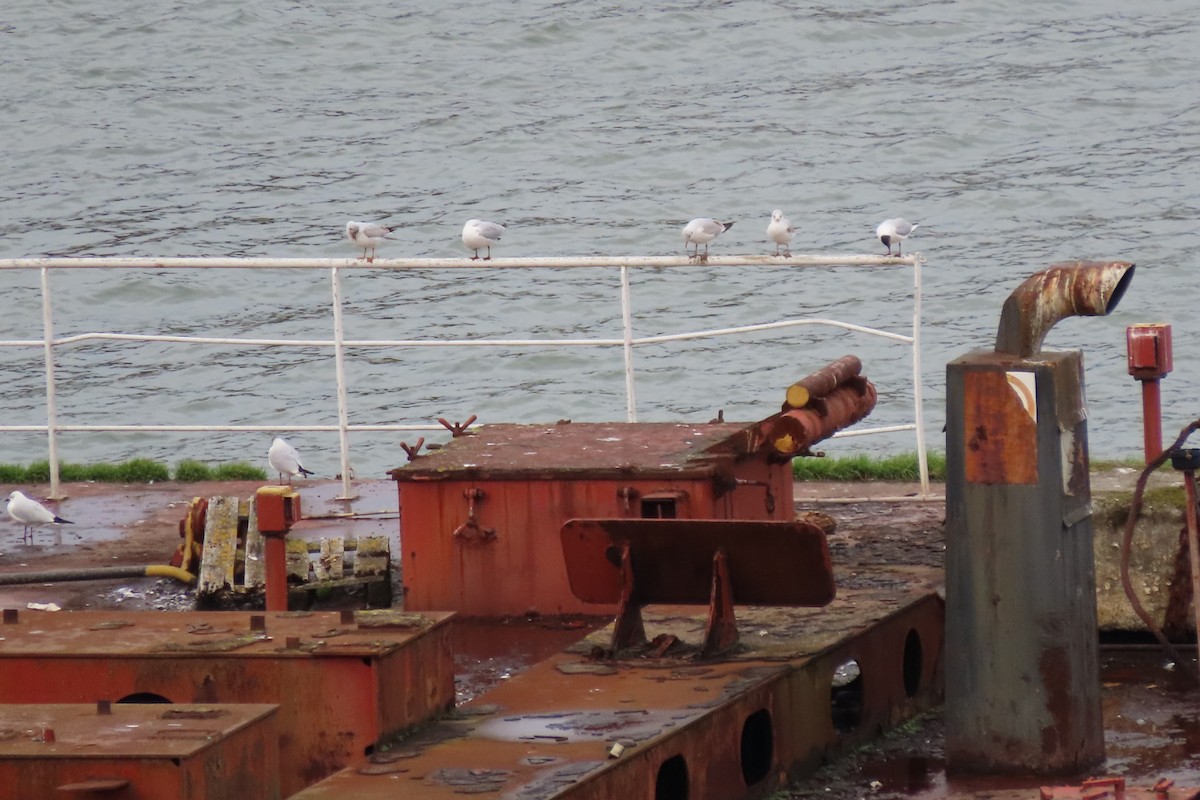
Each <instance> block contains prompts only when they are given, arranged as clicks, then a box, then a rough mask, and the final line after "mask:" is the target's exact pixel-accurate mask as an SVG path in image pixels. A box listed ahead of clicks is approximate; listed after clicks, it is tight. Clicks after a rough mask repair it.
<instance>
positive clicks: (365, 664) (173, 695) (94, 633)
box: [0, 610, 454, 796]
mask: <svg viewBox="0 0 1200 800" xmlns="http://www.w3.org/2000/svg"><path fill="white" fill-rule="evenodd" d="M11 614H12V611H11V610H9V611H6V613H5V619H6V620H8V619H9V618H10V615H11ZM450 617H451V614H449V613H447V612H425V613H422V614H404V613H402V612H395V611H359V612H357V613H356V614H355V615H354V618H353V620H352V621H348V622H343V621H342V619H343V618H342V617H341V615H339V614H338V613H336V612H319V613H307V612H286V613H267V614H262V613H256V614H253V613H248V612H240V611H213V612H168V613H163V612H155V611H144V612H118V613H113V612H100V611H72V612H69V613H62V612H60V613H53V612H35V611H24V610H23V611H20V612H19V614H18V615H17V621H16V622H15V623H14V622H7V621H6V622H5V623H4V624H0V673H2V674H3V675H4V676H5V680H4V681H0V703H95V702H96V701H98V700H110V701H113V702H117V701H121V700H129V699H141V700H165V701H168V702H173V703H276V704H279V706H280V709H279V728H280V731H281V737H280V743H279V753H280V764H281V767H282V780H281V784H282V790H283V794H284V796H287V795H289V794H292V793H294V792H296V791H297V790H299V789H301V788H302V787H304V786H307V785H308V784H310V783H313V782H314V781H317V780H319V779H321V778H323V777H325V776H326V775H329V774H330V773H332V772H334V771H335V770H337V769H339V768H341V767H342V766H344V765H346V764H348V763H350V762H351V761H353V760H354V759H356V758H361V757H362V756H363V754H364V753H366V752H369V751H370V748H372V747H373V746H374V744H375V742H376V740H377V739H379V738H380V737H382V736H384V735H387V734H391V733H394V732H396V731H398V730H401V729H404V728H407V727H409V726H412V725H415V724H417V723H419V722H421V721H423V720H425V719H427V718H428V717H430V716H431V715H434V714H437V713H438V712H440V711H441V710H443V709H444V708H446V707H447V706H449V705H450V704H451V703H453V699H454V665H453V657H452V653H451V649H450V626H449V624H448V620H449V618H450ZM252 619H253V620H254V621H255V622H256V623H261V624H260V627H261V628H262V629H252V627H251V623H252Z"/></svg>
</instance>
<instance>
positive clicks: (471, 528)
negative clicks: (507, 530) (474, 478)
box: [451, 488, 496, 542]
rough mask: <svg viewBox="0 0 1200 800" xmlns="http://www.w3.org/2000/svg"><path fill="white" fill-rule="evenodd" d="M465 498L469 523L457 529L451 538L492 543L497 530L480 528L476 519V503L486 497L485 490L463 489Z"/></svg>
mask: <svg viewBox="0 0 1200 800" xmlns="http://www.w3.org/2000/svg"><path fill="white" fill-rule="evenodd" d="M463 497H465V498H467V521H466V522H464V523H463V524H462V525H459V526H458V527H457V528H455V529H454V532H453V533H452V534H451V536H453V537H454V538H455V539H461V540H464V541H477V542H490V541H492V540H493V539H495V538H496V529H495V528H483V527H480V525H479V520H477V519H476V518H475V501H477V500H482V499H483V498H484V497H485V495H484V492H483V489H479V488H471V489H463Z"/></svg>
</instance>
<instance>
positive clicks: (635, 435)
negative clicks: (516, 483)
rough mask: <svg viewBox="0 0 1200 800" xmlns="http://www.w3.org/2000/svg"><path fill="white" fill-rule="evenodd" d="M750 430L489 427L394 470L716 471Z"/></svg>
mask: <svg viewBox="0 0 1200 800" xmlns="http://www.w3.org/2000/svg"><path fill="white" fill-rule="evenodd" d="M746 427H747V426H746V425H742V424H734V423H698V424H682V423H666V422H662V423H653V422H651V423H636V424H635V423H620V422H595V423H592V422H564V423H560V424H557V425H515V424H501V425H485V426H483V427H481V428H477V429H472V430H470V431H468V432H467V433H466V434H464V435H462V436H458V437H455V438H454V439H452V440H451V441H450V442H448V443H447V444H446V445H445V446H444V447H442V448H440V449H438V450H431V451H428V452H426V453H422V454H421V455H420V456H418V457H417V458H416V459H415V460H413V461H412V462H411V463H409V464H406V465H404V466H403V467H398V468H396V469H394V470H392V472H391V475H392V477H393V478H394V479H396V480H397V481H426V480H450V479H457V480H464V479H471V480H485V481H494V480H536V479H558V480H563V479H567V478H572V479H576V478H596V479H598V478H613V477H621V476H625V475H630V474H636V475H639V476H641V477H688V476H691V477H696V476H701V475H712V474H713V472H714V468H715V464H714V455H713V452H711V451H713V450H714V448H716V449H719V448H726V449H729V448H732V447H733V445H732V444H730V442H731V440H735V441H736V437H737V434H739V433H741V432H742V431H743V430H744V429H745V428H746ZM733 455H736V453H732V452H731V453H730V454H729V455H726V456H724V457H725V458H729V457H732V456H733Z"/></svg>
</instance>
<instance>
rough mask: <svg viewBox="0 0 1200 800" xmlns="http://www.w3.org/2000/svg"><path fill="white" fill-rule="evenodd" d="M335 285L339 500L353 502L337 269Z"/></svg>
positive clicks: (332, 279) (332, 277)
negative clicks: (339, 470)
mask: <svg viewBox="0 0 1200 800" xmlns="http://www.w3.org/2000/svg"><path fill="white" fill-rule="evenodd" d="M329 277H330V282H331V283H332V284H333V364H334V371H335V372H336V373H337V408H338V447H339V448H340V451H341V458H342V494H341V496H340V497H338V498H337V499H338V500H353V499H355V498H356V497H358V495H357V494H356V493H355V492H354V489H353V487H352V486H351V485H350V432H349V430H348V428H349V426H350V410H349V400H348V399H347V396H346V357H345V352H344V351H345V344H344V342H345V333H346V331H345V328H344V327H343V324H342V275H341V273H340V272H339V271H338V268H337V267H333V268H332V269H331V270H330V274H329Z"/></svg>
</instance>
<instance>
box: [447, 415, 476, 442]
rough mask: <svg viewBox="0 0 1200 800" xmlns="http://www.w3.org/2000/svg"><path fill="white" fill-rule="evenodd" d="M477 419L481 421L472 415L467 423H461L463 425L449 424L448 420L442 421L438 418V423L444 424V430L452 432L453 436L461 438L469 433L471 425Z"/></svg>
mask: <svg viewBox="0 0 1200 800" xmlns="http://www.w3.org/2000/svg"><path fill="white" fill-rule="evenodd" d="M477 419H479V417H477V416H475V415H474V414H472V415H471V416H469V417H467V419H466V421H464V422H461V423H459V422H447V421H446V420H444V419H442V418H441V417H438V418H437V421H438V422H440V423H441V424H442V427H443V428H445V429H446V430H448V431H450V435H451V436H453V437H455V438H458V437H459V436H463V435H465V434H466V432H467V428H469V427H471V423H472V422H474V421H475V420H477Z"/></svg>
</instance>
